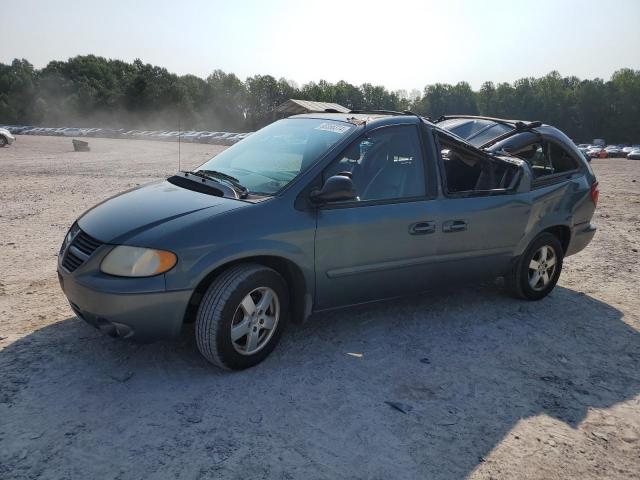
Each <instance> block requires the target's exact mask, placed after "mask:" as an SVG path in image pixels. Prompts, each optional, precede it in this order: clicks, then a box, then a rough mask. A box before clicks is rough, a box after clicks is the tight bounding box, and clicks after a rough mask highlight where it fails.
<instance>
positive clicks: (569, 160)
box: [511, 141, 578, 179]
mask: <svg viewBox="0 0 640 480" xmlns="http://www.w3.org/2000/svg"><path fill="white" fill-rule="evenodd" d="M511 154H512V155H515V156H517V157H519V158H522V159H523V160H526V161H527V163H529V165H530V166H531V170H532V172H533V178H534V179H537V178H540V177H545V176H547V175H553V174H556V173H564V172H570V171H572V170H575V169H576V168H578V164H577V163H576V161H575V159H574V158H573V157H572V156H571V155H570V154H569V152H567V151H566V150H565V149H564V148H562V147H561V146H560V145H558V144H557V143H554V142H542V141H541V142H536V143H532V144H529V145H526V146H524V147H522V148H520V149H518V150H514V151H512V152H511Z"/></svg>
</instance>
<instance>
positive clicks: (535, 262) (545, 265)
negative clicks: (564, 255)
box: [529, 245, 558, 292]
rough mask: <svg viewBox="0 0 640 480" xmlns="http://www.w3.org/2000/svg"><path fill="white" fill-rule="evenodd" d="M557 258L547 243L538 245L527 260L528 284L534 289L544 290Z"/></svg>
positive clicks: (552, 273)
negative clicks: (529, 259) (528, 260)
mask: <svg viewBox="0 0 640 480" xmlns="http://www.w3.org/2000/svg"><path fill="white" fill-rule="evenodd" d="M557 263H558V258H557V256H556V251H555V250H554V249H553V247H551V246H549V245H544V246H542V247H540V248H539V249H538V250H536V252H535V253H534V254H533V257H532V258H531V261H530V262H529V286H530V287H531V288H532V289H534V290H535V291H537V292H539V291H541V290H544V289H545V288H546V287H547V285H549V283H550V282H551V280H552V279H553V275H554V274H555V272H556V266H557Z"/></svg>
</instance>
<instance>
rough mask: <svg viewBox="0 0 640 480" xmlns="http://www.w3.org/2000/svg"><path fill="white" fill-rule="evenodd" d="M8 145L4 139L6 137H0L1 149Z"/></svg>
mask: <svg viewBox="0 0 640 480" xmlns="http://www.w3.org/2000/svg"><path fill="white" fill-rule="evenodd" d="M7 143H9V142H8V141H7V139H6V138H5V137H4V135H0V147H4V146H5V145H6V144H7Z"/></svg>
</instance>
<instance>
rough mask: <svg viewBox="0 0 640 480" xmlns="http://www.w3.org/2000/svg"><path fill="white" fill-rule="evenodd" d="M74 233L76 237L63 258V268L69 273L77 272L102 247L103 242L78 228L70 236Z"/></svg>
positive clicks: (72, 230)
mask: <svg viewBox="0 0 640 480" xmlns="http://www.w3.org/2000/svg"><path fill="white" fill-rule="evenodd" d="M74 230H75V232H74ZM74 233H75V237H73V240H71V243H70V244H69V246H68V247H67V251H66V252H64V257H63V258H62V266H63V267H64V269H65V270H66V271H68V272H73V271H75V270H76V269H77V268H78V267H79V266H80V265H82V264H83V263H84V262H86V261H87V260H88V259H89V257H90V256H91V255H93V252H95V251H96V250H97V249H98V247H100V246H101V245H102V242H100V241H99V240H96V239H95V238H93V237H90V236H89V235H87V234H86V233H85V232H83V231H82V230H80V229H79V228H78V227H75V228H72V229H71V230H70V232H69V235H74Z"/></svg>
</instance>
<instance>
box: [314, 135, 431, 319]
mask: <svg viewBox="0 0 640 480" xmlns="http://www.w3.org/2000/svg"><path fill="white" fill-rule="evenodd" d="M424 152H425V150H424V148H423V145H422V142H421V138H420V134H419V131H418V128H417V126H415V125H402V126H391V127H382V128H379V129H376V130H373V131H372V132H369V133H368V134H367V135H365V136H363V137H360V138H359V139H358V140H356V141H355V142H354V143H353V144H352V145H351V146H349V147H348V148H347V150H346V151H345V152H343V153H342V154H341V155H339V157H338V158H337V159H336V160H335V161H334V162H333V163H332V164H331V165H329V166H328V167H327V169H326V170H325V172H324V174H323V181H326V179H327V178H328V177H330V176H332V175H336V174H338V173H343V174H348V175H350V176H351V177H352V181H353V183H354V186H355V189H356V193H357V194H358V197H357V199H355V200H349V201H342V202H335V203H331V204H327V205H324V206H322V207H320V208H319V209H318V210H317V230H316V240H315V254H316V255H315V267H316V268H315V270H316V298H315V305H316V309H318V310H322V309H328V308H333V307H338V306H345V305H352V304H357V303H363V302H368V301H372V300H377V299H383V298H390V297H394V296H399V295H403V294H406V293H409V292H412V291H420V290H425V289H426V288H428V287H430V286H432V285H433V284H434V283H436V282H437V279H438V274H437V268H438V267H437V263H435V262H434V260H436V258H435V255H436V253H437V242H438V238H439V236H440V235H441V233H440V232H439V229H438V228H437V226H436V224H435V219H436V216H437V215H436V214H437V212H436V211H435V208H436V207H437V201H436V200H434V199H433V197H434V196H435V195H434V194H435V192H429V191H427V182H426V176H425V163H424V161H425V155H424ZM347 172H348V173H347Z"/></svg>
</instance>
